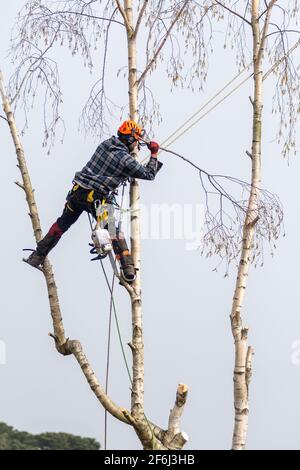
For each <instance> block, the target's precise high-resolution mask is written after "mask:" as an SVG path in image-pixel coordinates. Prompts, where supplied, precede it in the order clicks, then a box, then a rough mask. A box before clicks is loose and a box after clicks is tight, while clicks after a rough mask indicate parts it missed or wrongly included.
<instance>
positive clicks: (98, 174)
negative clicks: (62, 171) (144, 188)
mask: <svg viewBox="0 0 300 470" xmlns="http://www.w3.org/2000/svg"><path fill="white" fill-rule="evenodd" d="M161 167H162V163H161V162H158V161H157V159H156V158H153V157H150V160H149V162H148V163H147V164H146V165H145V166H144V165H141V164H140V163H138V162H137V161H136V159H135V158H134V157H133V156H132V155H131V154H130V153H129V151H128V149H127V147H126V145H125V144H123V143H122V142H121V141H120V140H119V139H118V138H117V137H115V136H112V137H111V138H110V139H107V140H105V141H104V142H102V143H101V144H100V145H99V146H98V147H97V149H96V151H95V153H94V155H93V156H92V158H91V159H90V161H89V162H88V163H87V164H86V165H85V166H84V167H83V169H82V170H81V171H78V172H77V173H76V174H75V177H74V180H75V182H76V183H78V184H79V185H80V186H82V187H83V188H85V189H95V190H97V191H99V192H100V193H101V194H103V195H107V194H108V193H110V192H111V191H114V190H115V189H116V188H117V187H118V186H119V185H120V184H121V183H123V182H124V181H126V179H127V178H129V177H133V178H141V179H144V180H153V179H154V178H155V175H156V173H157V172H158V171H159V170H160V168H161Z"/></svg>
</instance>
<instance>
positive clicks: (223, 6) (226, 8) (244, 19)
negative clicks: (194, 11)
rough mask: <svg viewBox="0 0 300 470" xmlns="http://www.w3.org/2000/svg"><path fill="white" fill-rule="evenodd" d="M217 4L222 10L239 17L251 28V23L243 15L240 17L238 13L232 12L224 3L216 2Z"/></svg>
mask: <svg viewBox="0 0 300 470" xmlns="http://www.w3.org/2000/svg"><path fill="white" fill-rule="evenodd" d="M215 2H216V3H217V4H218V5H220V6H221V7H222V8H224V9H225V10H227V11H229V13H231V14H232V15H235V16H237V17H238V18H240V19H241V20H243V21H245V23H247V24H248V25H249V26H251V21H249V20H247V18H245V17H244V16H243V15H240V14H239V13H238V12H237V11H234V10H232V9H231V8H229V7H227V6H226V5H224V4H223V3H221V2H219V1H218V0H215Z"/></svg>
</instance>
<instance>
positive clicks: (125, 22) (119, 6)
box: [115, 0, 133, 35]
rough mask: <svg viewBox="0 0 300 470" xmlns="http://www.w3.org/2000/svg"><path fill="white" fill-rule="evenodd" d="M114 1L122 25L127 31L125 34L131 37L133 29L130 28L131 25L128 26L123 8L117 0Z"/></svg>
mask: <svg viewBox="0 0 300 470" xmlns="http://www.w3.org/2000/svg"><path fill="white" fill-rule="evenodd" d="M115 1H116V4H117V7H118V10H119V12H120V13H121V15H122V16H123V19H124V24H125V26H126V29H127V32H128V33H129V35H132V34H133V29H132V27H131V25H130V24H129V21H128V18H127V15H126V12H125V10H124V8H122V6H121V4H120V2H119V0H115Z"/></svg>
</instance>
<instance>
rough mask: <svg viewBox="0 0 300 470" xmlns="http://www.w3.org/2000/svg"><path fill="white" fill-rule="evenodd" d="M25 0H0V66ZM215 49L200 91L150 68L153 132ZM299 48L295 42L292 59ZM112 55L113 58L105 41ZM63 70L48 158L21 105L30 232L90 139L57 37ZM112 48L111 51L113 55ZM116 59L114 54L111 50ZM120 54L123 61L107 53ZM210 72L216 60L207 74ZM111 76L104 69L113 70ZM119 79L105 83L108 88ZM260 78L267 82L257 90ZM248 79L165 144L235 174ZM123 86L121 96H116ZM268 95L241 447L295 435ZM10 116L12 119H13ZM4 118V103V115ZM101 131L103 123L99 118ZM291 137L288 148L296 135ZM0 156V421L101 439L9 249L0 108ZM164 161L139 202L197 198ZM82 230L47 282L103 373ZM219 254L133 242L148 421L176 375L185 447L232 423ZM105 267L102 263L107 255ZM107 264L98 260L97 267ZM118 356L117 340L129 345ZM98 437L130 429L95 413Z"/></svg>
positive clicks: (190, 104) (205, 445)
mask: <svg viewBox="0 0 300 470" xmlns="http://www.w3.org/2000/svg"><path fill="white" fill-rule="evenodd" d="M24 3H25V2H24V1H21V0H15V1H14V2H5V3H4V5H3V6H2V10H1V11H2V16H1V19H0V38H1V40H0V66H1V68H2V70H3V73H4V75H5V77H6V78H8V77H9V75H10V73H11V71H12V70H13V66H12V64H10V62H9V59H7V58H6V52H7V49H8V46H9V36H10V29H11V26H12V24H13V22H14V16H15V15H16V13H17V11H18V9H19V8H20V7H21V6H22V5H23V4H24ZM221 38H222V35H221V34H220V47H216V55H215V56H214V57H212V59H211V67H210V73H209V77H208V82H207V88H206V90H205V94H204V95H203V94H201V95H200V94H198V95H197V94H195V95H192V94H191V93H190V92H187V91H182V90H176V91H173V92H172V93H171V92H169V91H168V90H169V87H168V84H167V83H166V82H163V80H161V79H160V78H159V76H158V74H156V75H154V76H153V79H152V80H151V87H152V90H153V91H154V92H155V95H156V98H157V100H158V101H159V102H160V105H161V113H162V115H163V119H164V121H163V123H162V124H161V125H160V126H159V128H158V129H157V133H156V134H155V139H156V140H158V141H161V140H163V139H164V138H166V137H167V136H168V135H169V134H170V133H171V132H172V131H173V130H174V129H175V128H177V127H178V126H179V125H180V124H181V123H182V122H183V121H184V120H185V119H186V118H187V117H188V116H189V115H191V114H192V113H193V112H194V111H195V109H197V108H198V107H200V105H201V104H202V103H203V102H204V101H205V100H206V99H208V98H209V97H210V96H212V94H213V93H214V92H216V91H217V90H219V88H221V87H222V86H223V85H224V83H225V82H226V81H227V80H229V79H230V78H231V77H232V76H233V75H234V74H235V69H234V65H233V61H232V58H231V57H230V52H228V53H227V55H224V52H223V49H222V40H221ZM299 54H300V52H299V51H298V54H297V63H298V64H299V58H300V55H299ZM111 57H112V59H111V60H112V63H113V65H112V67H113V68H116V67H118V66H119V63H118V62H117V55H116V56H114V52H112V54H111ZM58 60H59V61H61V62H65V63H67V66H66V67H64V68H63V69H61V71H62V75H61V80H62V87H63V90H64V93H65V94H64V110H65V116H66V125H67V134H66V137H65V141H64V143H63V145H61V144H57V145H56V146H55V148H54V149H53V150H52V153H51V155H50V156H46V155H45V151H44V149H42V147H41V137H40V136H41V132H42V126H41V123H40V119H41V113H40V111H41V110H40V109H39V108H38V106H36V107H35V109H34V111H33V113H32V115H31V120H30V126H29V129H28V131H27V132H26V134H25V136H24V137H23V139H22V140H23V144H24V148H25V153H26V156H27V161H28V166H29V170H30V175H31V178H32V182H33V186H34V188H35V191H36V193H35V194H36V198H37V203H38V207H39V210H40V216H41V221H42V226H43V230H44V231H46V229H48V227H49V225H50V224H51V223H52V222H54V220H55V219H56V218H57V216H58V215H60V213H61V211H62V208H63V204H64V199H65V196H66V193H67V191H68V190H69V188H70V185H71V182H72V178H73V175H74V173H75V171H76V170H78V169H80V168H81V167H82V166H83V165H84V163H85V162H86V161H87V160H88V159H89V157H90V156H91V153H92V152H93V151H94V148H95V146H96V145H97V142H96V141H95V140H93V139H92V138H90V137H88V138H87V139H85V137H84V136H83V135H82V134H80V133H78V131H77V128H78V119H77V117H78V116H79V114H80V111H81V109H82V106H83V104H84V101H85V99H86V97H87V94H88V90H89V87H90V84H91V83H92V80H93V77H92V78H91V77H90V76H89V74H88V72H87V71H86V70H85V71H83V72H82V69H81V67H80V61H79V59H75V60H73V59H72V58H71V57H70V56H69V55H68V54H67V53H65V52H63V51H61V52H60V56H59V57H58ZM114 61H116V62H114ZM123 62H124V63H125V57H124V61H123ZM121 65H123V64H121ZM220 70H222V73H220ZM111 80H113V79H111ZM120 83H121V84H122V86H123V87H124V89H125V86H126V81H125V79H124V80H123V81H122V79H121V78H119V79H118V80H117V79H115V81H111V82H110V91H111V93H114V87H115V89H116V96H117V97H118V96H120V91H119V92H118V91H117V87H119V86H120ZM271 85H272V83H271V81H270V82H267V83H266V90H265V93H266V96H267V97H268V98H270V96H271V92H270V88H271ZM250 94H251V80H250V81H248V82H247V83H246V84H245V85H244V86H243V87H242V88H240V89H239V90H238V92H236V93H235V94H234V95H233V96H232V97H230V98H229V99H228V100H227V101H226V102H224V103H223V104H222V105H221V106H219V107H218V108H217V109H216V110H214V111H213V112H212V113H210V114H209V115H208V116H207V117H206V118H205V119H204V120H203V121H201V122H200V123H199V125H198V126H196V127H195V128H194V129H193V130H191V131H190V132H189V133H188V134H186V135H185V136H184V137H182V138H181V139H180V140H179V141H178V142H177V143H176V144H174V145H173V147H172V148H173V149H174V150H176V151H178V152H179V153H182V154H184V155H186V156H188V157H189V158H190V159H192V160H193V161H195V162H197V163H198V164H199V165H200V166H202V167H203V168H205V169H207V170H208V171H211V172H219V173H225V174H231V175H233V176H236V177H241V178H246V177H247V175H248V173H249V168H250V163H249V159H248V157H247V156H246V155H245V150H246V149H249V147H250V143H251V130H250V120H249V119H251V118H250V116H251V115H250V112H251V109H250V103H249V100H248V96H249V95H250ZM125 100H126V95H123V96H122V101H123V102H124V101H125ZM270 109H271V103H270V100H266V102H265V106H264V116H265V120H264V126H263V142H264V143H263V186H264V187H265V188H268V189H269V190H270V191H273V192H276V193H277V194H278V195H279V196H280V198H281V200H282V203H283V205H284V210H285V229H286V237H285V238H281V239H280V240H279V243H278V248H277V250H276V252H275V257H274V258H272V257H271V256H270V255H269V253H268V252H267V253H266V256H265V265H264V267H263V268H262V269H261V268H258V269H256V270H254V268H251V272H250V278H249V285H248V289H247V295H246V304H245V308H244V314H243V318H244V323H245V324H247V325H249V327H250V333H249V344H251V345H252V346H253V347H254V348H255V356H254V364H253V367H254V370H253V379H252V383H251V390H250V419H249V434H248V448H249V449H299V438H298V422H299V415H300V404H299V384H300V380H299V379H300V364H299V365H295V364H293V363H292V360H291V356H292V353H293V349H292V345H293V342H294V341H295V340H300V317H299V307H298V304H299V299H298V297H299V287H298V282H299V274H298V269H297V268H298V264H299V250H298V249H297V248H298V236H299V217H298V213H299V198H298V193H297V190H298V187H299V176H298V175H299V169H300V163H299V155H298V156H297V157H296V158H294V157H292V158H291V160H290V164H289V166H288V164H287V162H286V161H284V160H283V159H282V157H281V156H280V148H279V146H278V145H277V144H276V141H274V139H275V135H276V130H277V124H278V121H277V119H276V118H274V117H273V116H272V115H271V113H270ZM19 119H21V117H20V118H19ZM17 120H18V116H17ZM112 132H114V129H112ZM299 138H300V137H299V135H298V140H297V147H298V149H299V142H300V141H299ZM0 142H1V146H0V152H1V162H2V175H3V177H2V184H1V186H0V194H1V201H2V230H1V253H2V254H1V259H2V263H1V266H2V276H1V281H2V282H1V285H2V289H1V296H0V340H2V341H4V342H5V345H6V355H7V363H6V365H1V364H0V384H1V392H0V394H1V395H0V396H1V400H0V420H2V421H5V422H7V423H9V424H10V425H13V426H15V427H16V428H18V429H21V430H27V431H30V432H33V433H38V432H43V431H65V432H72V433H74V434H81V435H86V436H92V437H95V438H96V439H98V440H99V441H100V442H101V444H103V443H104V434H103V429H104V411H103V409H102V407H101V406H100V404H99V403H98V402H97V401H96V399H95V397H94V396H93V394H92V393H91V391H90V389H89V387H88V385H87V383H86V382H85V379H84V377H83V375H82V373H81V371H80V370H79V368H78V366H77V363H76V362H75V360H74V359H73V358H72V357H67V358H63V357H62V356H60V355H58V354H57V353H56V350H55V348H54V345H53V344H52V340H51V338H49V337H48V336H47V334H48V332H49V331H52V326H51V317H50V314H49V308H48V301H47V293H46V290H45V285H44V280H43V278H42V275H41V274H40V273H39V272H38V271H36V270H33V269H30V268H29V267H28V266H27V265H25V263H23V262H22V261H21V259H22V256H23V254H22V248H23V247H33V246H34V242H33V235H32V230H31V225H30V221H29V218H28V215H27V207H26V203H25V199H24V195H23V193H22V192H21V190H20V189H18V188H17V187H16V186H15V185H14V181H16V180H19V179H20V177H19V173H18V169H17V167H16V158H15V153H14V148H13V145H12V141H11V138H10V134H9V131H8V128H7V126H6V125H5V122H4V121H3V122H2V120H1V121H0ZM161 160H162V161H163V162H164V167H163V170H162V171H161V173H160V174H159V175H158V176H157V179H156V180H155V181H154V182H142V183H141V188H142V198H143V202H144V203H145V204H147V205H150V204H151V203H153V202H154V203H168V204H173V203H180V202H184V203H194V204H199V203H201V202H202V201H201V193H200V187H199V179H198V175H197V173H196V172H195V171H193V170H192V169H191V168H190V167H189V166H187V165H186V164H184V163H183V162H182V161H180V160H178V159H176V157H172V156H170V155H168V154H167V155H166V154H161ZM89 241H90V231H89V225H88V220H87V217H86V216H85V215H83V216H82V217H81V219H80V220H79V221H78V222H77V224H76V225H75V226H74V227H73V228H71V229H70V231H69V232H67V233H66V234H65V235H64V237H63V239H62V241H61V242H60V244H59V245H58V246H57V248H56V249H55V250H54V251H53V253H52V254H51V261H52V264H53V268H54V272H55V275H56V280H57V284H58V288H59V295H60V301H61V308H62V313H63V318H64V323H65V328H66V335H67V336H68V337H70V338H74V339H75V338H76V339H79V340H80V341H81V342H82V344H83V346H84V349H85V352H86V354H87V356H88V357H89V359H90V361H91V364H92V366H93V368H94V369H95V371H96V373H97V375H98V378H99V380H100V381H101V382H102V383H104V379H105V361H106V341H107V325H108V306H109V295H108V292H107V289H106V286H105V282H104V279H103V276H102V272H101V269H100V266H99V265H98V264H97V263H90V261H89V253H88V243H89ZM217 263H218V260H217V259H205V258H202V257H201V256H200V253H199V252H198V251H187V250H186V249H185V242H184V241H182V240H181V241H176V240H168V241H166V240H146V241H144V242H143V254H142V266H143V273H142V282H143V284H142V285H143V311H144V326H145V328H144V333H145V363H146V367H145V372H146V377H145V380H146V382H145V410H146V414H147V416H148V417H149V418H150V419H151V420H152V421H153V422H155V423H157V424H158V425H160V426H162V427H164V426H166V424H167V419H168V414H169V409H170V408H171V406H173V403H174V397H175V392H176V387H177V384H178V383H180V382H184V383H186V384H187V385H188V386H189V389H190V393H189V397H188V402H187V406H186V409H185V412H184V416H183V420H182V430H184V431H186V432H187V433H188V434H189V436H190V441H189V443H188V446H187V448H189V449H228V448H229V447H230V445H231V433H232V428H233V400H232V393H233V390H232V369H233V359H234V348H233V340H232V336H231V331H230V322H229V314H230V308H231V299H232V295H233V286H234V282H235V270H234V269H232V270H231V275H230V277H229V278H224V277H223V274H224V269H222V267H221V269H220V270H219V271H218V272H217V273H215V272H213V271H212V270H213V268H214V267H215V265H216V264H217ZM106 265H107V267H108V264H107V263H106ZM108 269H109V267H108ZM116 303H117V309H118V315H119V320H120V325H121V330H122V335H123V339H124V342H125V344H126V343H127V342H128V341H129V340H130V336H131V318H130V305H129V299H128V295H127V293H126V292H124V291H123V289H122V288H121V287H120V286H117V287H116ZM127 349H128V350H127V357H128V359H129V360H130V351H129V348H127ZM111 355H112V357H111V368H110V373H111V375H110V385H109V390H110V395H111V397H112V398H113V400H114V401H115V402H116V403H118V404H119V405H122V406H126V407H128V406H129V405H130V391H129V385H130V384H129V382H128V377H127V375H126V370H125V367H124V364H123V360H122V355H121V351H120V347H119V344H118V340H117V334H116V329H115V328H114V331H113V343H112V350H111ZM108 448H110V449H134V448H139V442H138V440H137V438H136V436H135V434H134V432H133V430H132V429H130V428H129V427H125V425H123V424H121V423H119V422H118V421H116V420H115V419H112V418H109V433H108Z"/></svg>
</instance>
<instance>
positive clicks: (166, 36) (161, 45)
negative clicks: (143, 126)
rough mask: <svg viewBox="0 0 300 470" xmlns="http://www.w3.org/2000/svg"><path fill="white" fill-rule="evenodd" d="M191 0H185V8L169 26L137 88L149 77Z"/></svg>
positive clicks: (138, 81)
mask: <svg viewBox="0 0 300 470" xmlns="http://www.w3.org/2000/svg"><path fill="white" fill-rule="evenodd" d="M188 2H189V0H185V2H184V4H183V6H182V7H181V9H180V10H179V12H178V13H177V15H176V17H175V18H174V20H173V22H172V24H171V25H170V26H169V28H168V30H167V32H166V34H165V36H164V38H163V40H162V42H161V43H160V45H159V46H158V48H157V50H156V52H155V53H154V55H153V57H152V59H151V60H150V62H149V63H148V64H147V65H146V68H145V70H144V72H143V73H142V75H141V76H140V78H139V79H138V80H137V83H136V84H137V86H138V87H140V85H141V83H142V81H143V80H144V79H145V76H146V75H147V73H148V72H149V70H150V69H151V67H152V65H153V64H154V62H155V61H156V59H157V57H158V55H159V53H160V51H161V50H162V48H163V47H164V45H165V43H166V41H167V39H168V37H169V36H170V34H171V31H172V29H173V28H174V26H175V24H176V23H177V21H178V19H179V18H180V16H181V15H182V13H183V11H184V9H185V7H186V6H187V4H188Z"/></svg>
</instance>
